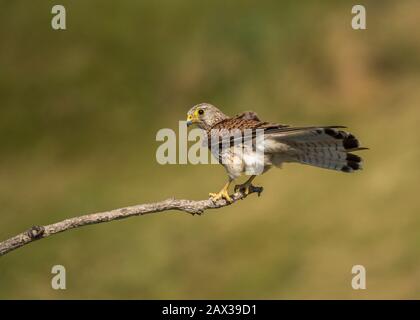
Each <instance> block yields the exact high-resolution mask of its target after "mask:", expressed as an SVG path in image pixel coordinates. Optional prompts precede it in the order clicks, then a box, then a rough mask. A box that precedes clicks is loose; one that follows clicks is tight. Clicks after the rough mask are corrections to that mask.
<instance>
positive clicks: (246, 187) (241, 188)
mask: <svg viewBox="0 0 420 320" xmlns="http://www.w3.org/2000/svg"><path fill="white" fill-rule="evenodd" d="M255 177H256V176H251V177H249V179H248V180H247V181H246V182H245V183H243V184H237V185H236V186H235V189H234V190H235V192H236V191H238V190H239V191H240V192H242V193H243V194H244V195H246V196H247V195H248V194H249V191H250V190H249V189H250V187H252V184H251V182H252V180H254V179H255Z"/></svg>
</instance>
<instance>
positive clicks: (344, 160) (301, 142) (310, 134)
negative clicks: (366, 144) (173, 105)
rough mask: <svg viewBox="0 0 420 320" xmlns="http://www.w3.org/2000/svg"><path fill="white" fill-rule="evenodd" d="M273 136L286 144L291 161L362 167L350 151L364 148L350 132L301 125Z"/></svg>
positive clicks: (333, 167)
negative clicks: (301, 126)
mask: <svg viewBox="0 0 420 320" xmlns="http://www.w3.org/2000/svg"><path fill="white" fill-rule="evenodd" d="M272 138H274V139H275V140H277V141H278V142H281V143H284V144H287V145H288V146H289V148H290V149H289V151H288V153H289V155H290V161H292V162H299V163H302V164H307V165H312V166H316V167H321V168H326V169H330V170H337V171H342V172H348V173H350V172H354V171H357V170H361V169H362V164H363V160H362V158H361V157H359V156H358V155H355V154H353V153H351V152H352V151H358V150H363V149H366V148H362V147H360V142H359V140H358V139H357V138H356V137H355V136H354V135H353V134H351V133H348V132H345V131H342V130H338V129H336V128H331V127H318V128H307V129H305V128H302V129H301V130H297V131H293V132H288V133H286V132H284V133H278V134H274V135H272Z"/></svg>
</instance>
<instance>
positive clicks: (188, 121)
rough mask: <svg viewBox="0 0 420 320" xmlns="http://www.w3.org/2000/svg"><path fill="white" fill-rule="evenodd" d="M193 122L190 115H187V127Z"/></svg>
mask: <svg viewBox="0 0 420 320" xmlns="http://www.w3.org/2000/svg"><path fill="white" fill-rule="evenodd" d="M193 123H194V121H193V117H192V115H188V116H187V127H189V126H190V125H192V124H193Z"/></svg>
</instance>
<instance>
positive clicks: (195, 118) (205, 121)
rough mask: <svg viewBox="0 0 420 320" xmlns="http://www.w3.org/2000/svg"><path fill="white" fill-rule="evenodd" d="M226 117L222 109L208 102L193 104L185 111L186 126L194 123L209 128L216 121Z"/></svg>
mask: <svg viewBox="0 0 420 320" xmlns="http://www.w3.org/2000/svg"><path fill="white" fill-rule="evenodd" d="M226 118H228V116H227V115H225V114H224V113H223V112H222V111H220V110H219V109H217V108H216V107H215V106H213V105H211V104H209V103H200V104H197V105H195V106H194V107H192V108H191V109H190V111H188V113H187V126H190V125H192V124H196V125H197V126H198V127H199V128H201V129H210V128H211V127H212V126H213V125H215V124H216V123H218V122H220V121H222V120H224V119H226Z"/></svg>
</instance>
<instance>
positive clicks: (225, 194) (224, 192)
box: [209, 179, 233, 202]
mask: <svg viewBox="0 0 420 320" xmlns="http://www.w3.org/2000/svg"><path fill="white" fill-rule="evenodd" d="M231 183H232V179H229V181H228V182H227V183H226V184H225V186H224V187H223V188H222V190H220V191H219V192H218V193H209V196H210V197H211V199H212V200H213V201H217V200H220V199H225V200H226V201H228V202H232V201H233V200H232V198H231V197H230V196H229V191H228V189H229V186H230V184H231Z"/></svg>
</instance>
